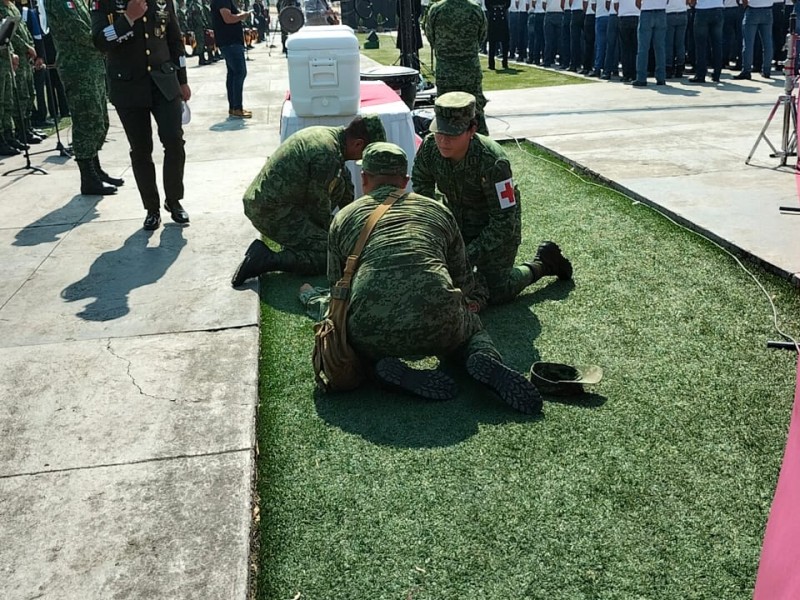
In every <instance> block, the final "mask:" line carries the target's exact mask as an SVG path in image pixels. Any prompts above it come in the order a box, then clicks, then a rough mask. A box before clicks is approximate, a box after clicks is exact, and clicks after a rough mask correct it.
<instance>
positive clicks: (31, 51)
mask: <svg viewBox="0 0 800 600" xmlns="http://www.w3.org/2000/svg"><path fill="white" fill-rule="evenodd" d="M25 54H27V55H28V58H30V59H31V60H33V59H34V58H36V50H35V49H34V48H31V47H30V46H27V47H26V48H25Z"/></svg>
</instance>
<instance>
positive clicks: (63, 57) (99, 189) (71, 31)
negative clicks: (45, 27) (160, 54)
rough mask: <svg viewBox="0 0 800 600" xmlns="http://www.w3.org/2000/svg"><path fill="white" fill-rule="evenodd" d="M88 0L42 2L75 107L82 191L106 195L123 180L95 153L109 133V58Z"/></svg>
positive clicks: (74, 129)
mask: <svg viewBox="0 0 800 600" xmlns="http://www.w3.org/2000/svg"><path fill="white" fill-rule="evenodd" d="M85 2H86V0H71V1H66V0H44V5H45V9H46V11H47V17H48V21H49V23H50V30H51V31H52V33H53V38H54V40H55V44H56V50H57V51H58V69H59V72H60V73H61V81H62V82H63V83H64V91H65V92H66V94H67V102H69V105H70V107H71V108H72V153H73V155H74V156H75V161H76V162H77V163H78V168H79V169H80V172H81V194H99V195H106V194H113V193H115V192H116V191H117V188H116V187H115V186H119V185H122V184H123V183H124V181H123V180H122V179H117V178H114V177H111V176H110V175H108V173H106V172H105V171H103V169H102V167H101V166H100V159H99V158H98V156H97V154H98V152H100V149H101V148H102V147H103V142H105V139H106V134H107V133H108V107H107V103H106V79H105V63H104V62H103V55H102V54H100V52H98V51H97V48H95V47H94V44H93V43H92V18H91V16H90V15H89V7H88V6H86V4H85ZM107 184H111V185H107Z"/></svg>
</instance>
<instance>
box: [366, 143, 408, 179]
mask: <svg viewBox="0 0 800 600" xmlns="http://www.w3.org/2000/svg"><path fill="white" fill-rule="evenodd" d="M360 163H361V170H362V171H364V172H365V173H369V174H371V175H408V159H407V158H406V153H405V152H403V149H402V148H401V147H400V146H398V145H397V144H392V143H390V142H375V143H373V144H370V145H369V146H367V147H366V149H365V150H364V156H363V158H362V159H361V161H360Z"/></svg>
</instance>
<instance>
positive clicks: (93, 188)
mask: <svg viewBox="0 0 800 600" xmlns="http://www.w3.org/2000/svg"><path fill="white" fill-rule="evenodd" d="M75 162H77V163H78V168H79V169H80V171H81V194H85V195H87V196H108V195H109V194H116V193H117V188H115V187H114V186H113V185H107V184H105V183H103V180H102V179H100V176H99V175H98V174H97V173H96V172H95V170H94V165H93V164H92V159H90V158H79V159H76V161H75Z"/></svg>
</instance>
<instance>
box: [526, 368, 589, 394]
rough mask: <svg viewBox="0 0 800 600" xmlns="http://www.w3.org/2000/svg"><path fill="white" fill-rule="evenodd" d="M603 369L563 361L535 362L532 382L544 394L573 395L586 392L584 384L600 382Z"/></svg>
mask: <svg viewBox="0 0 800 600" xmlns="http://www.w3.org/2000/svg"><path fill="white" fill-rule="evenodd" d="M602 378H603V369H602V368H600V367H598V366H597V365H586V366H574V367H573V366H572V365H565V364H563V363H553V362H535V363H533V365H531V383H533V385H535V386H536V388H537V389H538V390H539V391H540V392H541V393H543V394H549V395H551V396H573V395H576V394H582V393H584V391H585V390H584V389H583V386H584V385H591V384H595V383H599V382H600V380H601V379H602Z"/></svg>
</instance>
